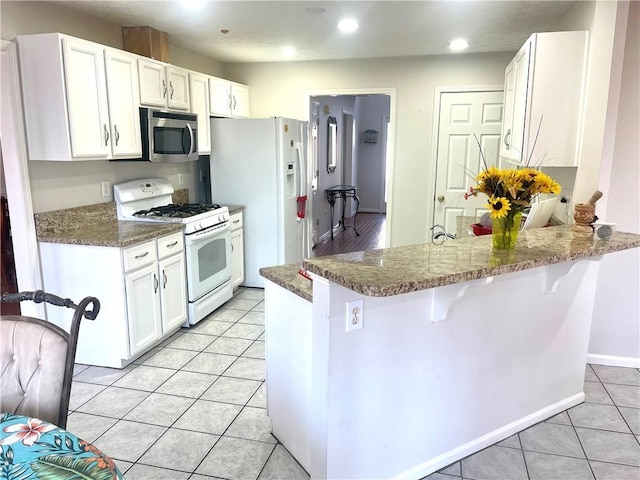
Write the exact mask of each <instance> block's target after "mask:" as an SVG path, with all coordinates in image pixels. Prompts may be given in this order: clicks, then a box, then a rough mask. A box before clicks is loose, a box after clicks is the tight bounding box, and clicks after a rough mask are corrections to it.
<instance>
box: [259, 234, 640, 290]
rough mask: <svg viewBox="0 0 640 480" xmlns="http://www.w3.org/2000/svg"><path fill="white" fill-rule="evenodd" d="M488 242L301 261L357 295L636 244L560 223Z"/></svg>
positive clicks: (636, 238) (638, 239)
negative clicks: (499, 243)
mask: <svg viewBox="0 0 640 480" xmlns="http://www.w3.org/2000/svg"><path fill="white" fill-rule="evenodd" d="M491 242H492V239H491V235H484V236H480V237H462V238H460V239H458V240H447V241H445V242H444V243H442V244H440V245H433V244H431V243H428V244H419V245H408V246H402V247H393V248H385V249H380V250H369V251H366V252H354V253H345V254H339V255H329V256H325V257H317V258H311V259H307V260H305V261H304V262H303V265H302V266H303V268H305V269H307V270H308V271H309V272H312V273H315V274H317V275H319V276H321V277H324V278H326V279H327V280H329V281H332V282H334V283H337V284H339V285H342V286H344V287H346V288H349V289H351V290H353V291H355V292H358V293H361V294H363V295H369V296H374V297H386V296H392V295H399V294H402V293H408V292H414V291H418V290H424V289H428V288H433V287H439V286H444V285H451V284H455V283H461V282H466V281H469V280H475V279H478V278H484V277H490V276H493V275H501V274H505V273H511V272H516V271H520V270H527V269H530V268H536V267H541V266H545V265H551V264H556V263H562V262H567V261H571V260H578V259H581V258H588V257H593V256H598V255H602V254H606V253H612V252H616V251H620V250H626V249H629V248H636V247H639V246H640V235H638V234H633V233H624V232H616V233H615V234H614V236H613V237H612V238H611V239H610V240H598V239H594V237H593V235H591V234H589V235H585V234H584V233H579V232H574V231H573V230H572V228H571V227H570V226H566V225H564V226H555V227H546V228H536V229H533V230H523V231H521V232H520V234H519V237H518V242H517V244H516V248H515V249H514V250H510V251H500V250H497V251H496V250H493V249H492V243H491ZM263 270H264V271H265V274H263V276H265V277H266V278H269V279H270V280H273V281H275V282H276V283H279V281H276V280H274V279H273V278H270V277H269V276H266V274H270V275H271V276H272V277H273V276H275V273H276V272H278V271H276V270H271V271H268V270H269V269H262V270H261V273H262V272H263ZM286 278H287V276H286V275H284V274H283V279H280V281H281V282H283V283H285V284H286V283H287V282H286V281H285V280H286ZM283 286H285V287H286V285H283ZM289 290H292V289H291V288H289ZM292 291H293V290H292ZM294 293H295V292H294Z"/></svg>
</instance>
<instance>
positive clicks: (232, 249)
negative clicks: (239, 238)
mask: <svg viewBox="0 0 640 480" xmlns="http://www.w3.org/2000/svg"><path fill="white" fill-rule="evenodd" d="M231 253H233V243H232V244H231Z"/></svg>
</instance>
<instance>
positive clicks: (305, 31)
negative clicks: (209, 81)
mask: <svg viewBox="0 0 640 480" xmlns="http://www.w3.org/2000/svg"><path fill="white" fill-rule="evenodd" d="M57 3H62V4H64V5H65V6H66V7H68V8H72V9H76V10H80V11H83V12H86V13H88V14H91V15H93V16H97V17H100V18H102V19H104V20H107V21H110V22H113V23H116V24H118V25H121V26H125V27H130V26H143V25H145V26H146V25H148V26H152V27H154V28H157V29H160V30H164V31H166V32H168V34H169V41H170V43H171V44H173V45H176V46H179V47H182V48H184V49H187V50H190V51H193V52H196V53H199V54H202V55H205V56H208V57H212V58H215V59H217V60H219V61H222V62H270V61H281V60H283V58H282V57H281V55H280V48H281V47H283V46H285V45H291V46H294V47H295V48H296V49H297V55H296V56H295V57H294V58H293V59H292V60H296V61H301V60H330V59H345V58H374V57H397V56H414V55H437V54H448V53H450V52H449V50H448V48H447V45H448V43H449V41H450V40H452V39H453V38H455V37H465V38H467V39H468V40H469V43H470V47H469V48H468V49H467V50H466V52H468V53H476V52H501V51H515V50H517V49H518V48H519V47H520V45H522V43H523V42H524V40H526V38H527V37H528V36H529V35H530V34H531V33H533V32H542V31H549V30H553V29H554V25H555V24H556V23H557V22H558V21H559V20H560V19H561V18H562V16H563V15H564V14H565V13H566V12H567V11H568V10H569V9H570V8H571V7H572V6H573V4H575V3H577V2H570V1H555V0H554V1H505V0H502V1H487V0H475V1H455V0H448V1H415V0H414V1H366V0H361V1H327V0H324V1H315V2H301V1H244V0H209V1H207V2H206V3H205V5H204V6H203V7H202V8H200V9H197V10H196V9H188V8H186V7H185V6H184V4H183V3H182V2H181V1H179V0H174V1H58V2H57ZM344 17H352V18H355V19H357V20H358V22H359V23H360V28H359V29H358V30H357V31H356V32H355V33H354V34H350V35H345V34H342V33H340V32H338V31H337V29H336V25H337V23H338V21H339V20H340V19H342V18H344ZM223 29H226V30H228V31H229V32H228V33H226V34H223V33H222V32H221V30H223Z"/></svg>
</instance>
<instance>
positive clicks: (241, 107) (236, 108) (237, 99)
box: [231, 82, 249, 117]
mask: <svg viewBox="0 0 640 480" xmlns="http://www.w3.org/2000/svg"><path fill="white" fill-rule="evenodd" d="M231 100H232V104H231V111H232V114H233V116H234V117H248V116H249V87H247V86H246V85H243V84H241V83H235V82H231Z"/></svg>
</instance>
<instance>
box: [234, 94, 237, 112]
mask: <svg viewBox="0 0 640 480" xmlns="http://www.w3.org/2000/svg"><path fill="white" fill-rule="evenodd" d="M237 104H238V102H237V101H236V96H235V95H234V96H233V109H234V110H235V109H236V105H237Z"/></svg>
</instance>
